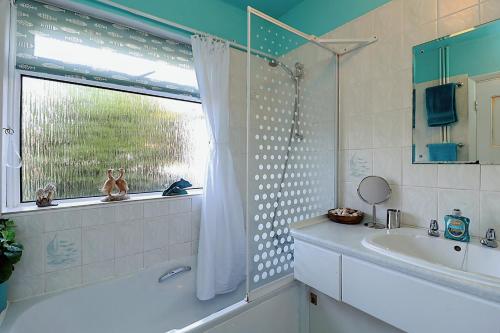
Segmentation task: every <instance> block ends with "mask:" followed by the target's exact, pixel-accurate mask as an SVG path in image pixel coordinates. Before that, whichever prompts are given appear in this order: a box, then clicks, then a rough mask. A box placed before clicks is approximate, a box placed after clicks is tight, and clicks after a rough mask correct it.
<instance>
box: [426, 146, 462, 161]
mask: <svg viewBox="0 0 500 333" xmlns="http://www.w3.org/2000/svg"><path fill="white" fill-rule="evenodd" d="M427 148H428V149H429V161H433V162H448V161H456V160H457V148H458V145H457V144H456V143H431V144H428V145H427Z"/></svg>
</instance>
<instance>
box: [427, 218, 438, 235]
mask: <svg viewBox="0 0 500 333" xmlns="http://www.w3.org/2000/svg"><path fill="white" fill-rule="evenodd" d="M427 234H428V235H429V236H432V237H439V224H438V221H436V220H431V223H430V224H429V230H427Z"/></svg>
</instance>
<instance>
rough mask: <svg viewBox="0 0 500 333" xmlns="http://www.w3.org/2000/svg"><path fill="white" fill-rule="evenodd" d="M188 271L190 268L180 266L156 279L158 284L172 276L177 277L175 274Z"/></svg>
mask: <svg viewBox="0 0 500 333" xmlns="http://www.w3.org/2000/svg"><path fill="white" fill-rule="evenodd" d="M190 270H191V266H182V267H178V268H175V269H173V270H171V271H168V272H165V273H164V274H162V275H160V277H159V278H158V283H162V282H164V281H165V280H168V279H169V278H171V277H172V276H174V275H177V274H179V273H182V272H189V271H190Z"/></svg>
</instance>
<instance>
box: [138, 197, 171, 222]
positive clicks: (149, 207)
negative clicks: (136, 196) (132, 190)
mask: <svg viewBox="0 0 500 333" xmlns="http://www.w3.org/2000/svg"><path fill="white" fill-rule="evenodd" d="M169 212H170V210H169V204H168V200H150V201H146V202H144V218H149V217H158V216H165V215H168V214H169Z"/></svg>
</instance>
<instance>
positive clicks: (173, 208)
mask: <svg viewBox="0 0 500 333" xmlns="http://www.w3.org/2000/svg"><path fill="white" fill-rule="evenodd" d="M168 205H169V212H170V214H180V213H187V212H189V211H191V199H190V198H184V199H176V200H169V201H168Z"/></svg>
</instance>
